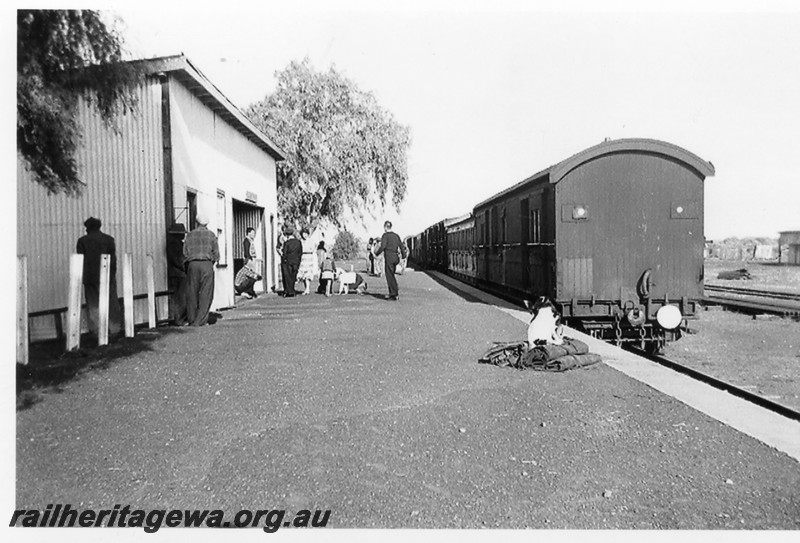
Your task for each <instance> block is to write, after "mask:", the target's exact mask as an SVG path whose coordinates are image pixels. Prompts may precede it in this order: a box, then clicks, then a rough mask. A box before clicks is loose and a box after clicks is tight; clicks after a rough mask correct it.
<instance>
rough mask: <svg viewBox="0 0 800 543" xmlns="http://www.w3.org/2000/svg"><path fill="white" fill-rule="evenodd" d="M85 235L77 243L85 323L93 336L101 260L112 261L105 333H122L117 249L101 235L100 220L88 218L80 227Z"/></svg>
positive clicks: (110, 240) (98, 297)
mask: <svg viewBox="0 0 800 543" xmlns="http://www.w3.org/2000/svg"><path fill="white" fill-rule="evenodd" d="M83 226H85V227H86V235H85V236H82V237H81V238H80V239H78V245H77V248H76V251H77V252H78V253H79V254H82V255H83V293H84V296H85V297H86V307H87V310H88V311H87V315H86V317H87V319H86V320H87V322H88V324H89V330H90V331H91V332H92V333H93V334H97V333H98V331H99V325H100V322H99V315H98V311H99V305H100V256H101V255H104V254H105V255H109V256H110V257H111V262H110V267H109V277H108V333H109V334H110V335H112V336H113V335H116V334H119V333H120V332H121V331H122V310H121V308H120V306H119V298H117V248H116V245H115V243H114V238H112V237H111V236H109V235H108V234H104V233H103V232H101V231H100V227H101V226H102V223H101V222H100V219H96V218H94V217H89V218H88V219H86V222H84V223H83Z"/></svg>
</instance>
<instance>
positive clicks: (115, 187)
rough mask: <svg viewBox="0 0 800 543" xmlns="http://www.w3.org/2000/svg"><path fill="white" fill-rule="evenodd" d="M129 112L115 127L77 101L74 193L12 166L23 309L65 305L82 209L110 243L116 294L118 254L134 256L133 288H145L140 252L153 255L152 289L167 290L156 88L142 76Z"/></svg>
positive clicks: (119, 282) (119, 276) (21, 166)
mask: <svg viewBox="0 0 800 543" xmlns="http://www.w3.org/2000/svg"><path fill="white" fill-rule="evenodd" d="M138 95H139V107H138V112H137V113H136V114H129V115H126V116H124V117H121V118H120V119H119V120H118V123H117V124H118V128H119V132H116V131H115V130H114V129H112V128H109V127H108V126H106V125H105V124H104V123H103V121H102V120H101V119H100V118H99V116H98V115H97V114H96V113H95V111H94V109H93V108H91V107H89V106H87V105H86V104H82V105H81V107H80V108H79V122H80V124H81V126H83V127H84V128H83V140H82V144H81V146H80V147H79V150H78V155H77V159H78V164H79V171H80V172H81V175H82V180H83V181H84V183H85V184H86V187H85V188H84V190H83V193H82V194H81V196H79V197H76V198H73V197H67V196H64V195H48V194H47V191H46V190H45V189H44V188H42V187H41V186H40V185H38V184H36V183H34V182H33V181H32V180H31V176H30V174H29V173H28V172H27V171H26V170H25V167H24V163H23V162H22V161H21V160H20V161H19V163H18V169H17V210H18V218H17V254H26V255H28V258H29V293H30V302H29V304H30V305H29V310H30V311H31V312H36V311H42V310H48V309H54V308H57V307H64V306H66V305H67V285H68V272H67V270H68V262H69V255H70V254H71V253H73V252H75V244H76V242H77V240H78V238H79V237H80V236H82V235H83V234H84V233H85V230H84V227H83V222H84V221H85V220H86V218H87V217H89V216H94V217H97V218H99V219H100V220H101V221H102V222H103V227H102V230H103V231H104V232H105V233H107V234H109V235H111V236H114V238H115V239H116V245H117V257H118V260H119V262H120V265H118V268H117V285H118V288H119V293H120V295H121V294H122V269H121V260H122V259H121V255H122V254H123V253H131V254H132V255H133V277H134V293H136V294H138V293H144V292H146V285H145V278H146V275H145V256H146V255H147V254H148V253H152V254H153V256H154V261H155V278H156V290H157V291H158V290H165V289H166V276H167V272H166V261H165V255H164V252H165V246H166V226H165V224H164V220H165V219H164V205H165V202H164V181H163V151H162V137H161V128H162V126H161V90H160V85H159V83H158V81H156V80H147V81H146V82H145V83H143V84H142V85H141V86H140V88H139V89H138Z"/></svg>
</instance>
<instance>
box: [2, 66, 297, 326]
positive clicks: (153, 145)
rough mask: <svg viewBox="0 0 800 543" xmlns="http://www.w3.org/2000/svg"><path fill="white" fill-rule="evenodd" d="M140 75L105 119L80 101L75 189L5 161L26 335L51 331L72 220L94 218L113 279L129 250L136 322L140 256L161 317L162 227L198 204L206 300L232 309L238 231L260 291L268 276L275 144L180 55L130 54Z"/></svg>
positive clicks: (78, 226) (71, 243) (72, 237)
mask: <svg viewBox="0 0 800 543" xmlns="http://www.w3.org/2000/svg"><path fill="white" fill-rule="evenodd" d="M136 62H137V63H139V64H140V65H141V66H142V68H143V72H144V74H145V75H144V77H143V79H142V81H141V83H140V84H139V85H138V87H137V88H136V93H137V96H138V107H137V111H136V112H135V113H129V114H127V115H123V116H120V117H119V118H118V120H117V123H116V127H111V126H108V125H107V124H106V123H105V122H104V121H103V120H102V119H101V118H100V115H99V114H98V113H97V112H96V110H95V109H94V108H93V107H91V106H90V105H88V104H86V103H81V104H80V106H79V110H78V120H79V123H80V126H81V127H82V131H83V137H82V141H81V144H80V145H79V149H78V152H77V162H78V168H79V174H80V178H81V180H82V181H83V182H84V183H85V187H84V189H83V191H82V193H81V195H80V196H78V197H72V196H67V195H64V194H48V193H47V190H46V189H45V188H44V187H42V186H41V185H39V184H38V183H36V182H34V181H33V179H32V176H31V174H30V173H29V172H28V171H27V169H26V165H25V163H24V161H23V160H22V159H18V165H17V210H18V213H17V254H18V255H27V257H28V293H29V294H28V307H29V315H30V317H31V320H30V326H31V339H32V340H37V339H47V338H53V337H58V336H59V335H60V334H61V330H63V326H64V313H65V309H66V305H67V296H68V285H69V277H68V270H69V259H70V254H72V253H74V252H75V246H76V242H77V240H78V238H79V237H80V236H82V235H84V233H85V230H84V227H83V222H84V221H85V220H86V219H87V218H88V217H90V216H93V217H97V218H99V219H100V220H101V221H102V223H103V227H102V230H103V232H105V233H107V234H109V235H111V236H113V237H114V238H115V239H116V247H117V260H118V266H117V285H118V289H119V294H120V295H121V293H122V291H121V285H122V266H121V263H122V255H123V254H124V253H130V254H131V255H132V262H133V266H132V268H133V287H134V296H135V297H136V298H137V301H136V302H135V304H134V305H135V315H136V322H137V323H139V322H145V321H146V318H147V317H146V315H147V312H146V299H142V298H144V296H145V295H146V292H147V287H146V268H145V266H146V264H145V263H146V257H147V255H152V256H153V260H154V269H155V283H156V285H155V289H156V292H157V314H158V317H159V318H160V319H162V318H163V319H165V318H167V315H168V313H167V305H166V304H167V300H168V296H167V295H166V294H167V292H166V291H167V265H166V239H167V231H168V230H169V229H170V227H171V226H172V225H174V224H177V223H180V224H183V225H184V226H185V227H186V229H187V230H191V229H193V228H194V227H195V226H196V224H195V218H196V216H197V214H198V213H202V214H205V215H206V216H207V217H209V219H210V222H209V225H208V228H209V229H210V230H211V231H212V232H214V233H215V234H217V236H218V239H219V248H220V255H221V256H220V261H219V262H218V263H217V266H216V270H215V273H216V278H215V280H216V281H215V283H216V286H215V292H214V300H213V303H212V309H220V308H224V307H228V306H232V305H233V303H234V289H233V279H234V273H235V271H236V269H237V266H241V262H242V258H243V256H244V254H243V251H244V249H243V246H242V240H243V239H244V237H245V231H246V228H247V227H249V226H252V227H253V228H255V229H256V241H255V244H256V251H257V256H258V259H257V260H258V263H259V265H260V266H261V275H262V276H263V280H262V281H261V282H260V284H259V285H258V286H257V290H262V291H269V290H271V289H272V288H273V287H274V286H275V284H276V281H277V264H276V251H275V248H276V244H277V228H278V224H277V218H276V217H277V215H278V209H277V171H276V164H277V162H278V161H280V160H283V158H284V155H283V152H282V151H281V150H280V149H279V148H278V147H277V146H276V145H275V144H274V143H273V142H272V141H270V139H269V138H268V137H267V136H266V135H265V134H264V133H262V132H261V131H260V130H259V129H258V128H256V127H255V125H253V124H252V123H251V122H250V121H249V120H248V119H247V118H246V117H245V116H244V115H243V114H242V113H241V111H239V109H238V108H237V107H236V106H234V105H233V104H232V103H231V102H230V101H229V100H228V99H227V98H226V97H225V96H224V95H223V94H222V93H221V92H220V91H219V89H217V88H216V87H215V86H214V85H213V84H212V83H211V82H210V81H209V80H208V79H207V78H206V77H205V76H204V75H203V74H202V73H201V72H200V70H199V69H197V67H196V66H195V65H194V64H192V62H190V61H189V59H187V58H186V57H185V56H183V55H179V56H171V57H162V58H156V59H149V60H142V61H136Z"/></svg>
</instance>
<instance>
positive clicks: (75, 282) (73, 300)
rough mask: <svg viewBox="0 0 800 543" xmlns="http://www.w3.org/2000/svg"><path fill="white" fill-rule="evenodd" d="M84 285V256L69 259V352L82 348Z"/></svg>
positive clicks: (78, 255) (79, 255)
mask: <svg viewBox="0 0 800 543" xmlns="http://www.w3.org/2000/svg"><path fill="white" fill-rule="evenodd" d="M82 284H83V255H82V254H77V253H76V254H73V255H71V256H70V259H69V299H68V304H67V350H68V351H72V350H75V349H78V348H80V346H81V285H82Z"/></svg>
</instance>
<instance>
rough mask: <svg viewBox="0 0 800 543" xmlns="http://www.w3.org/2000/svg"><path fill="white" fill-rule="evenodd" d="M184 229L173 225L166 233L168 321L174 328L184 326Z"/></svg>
mask: <svg viewBox="0 0 800 543" xmlns="http://www.w3.org/2000/svg"><path fill="white" fill-rule="evenodd" d="M185 236H186V227H185V226H184V225H183V224H181V223H177V224H173V225H172V226H171V227H170V229H169V230H168V231H167V287H168V288H169V290H170V292H172V294H170V296H169V319H170V321H172V324H174V325H175V326H186V324H188V323H187V321H186V290H185V286H186V268H185V265H184V264H185V263H184V260H183V238H184V237H185Z"/></svg>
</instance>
